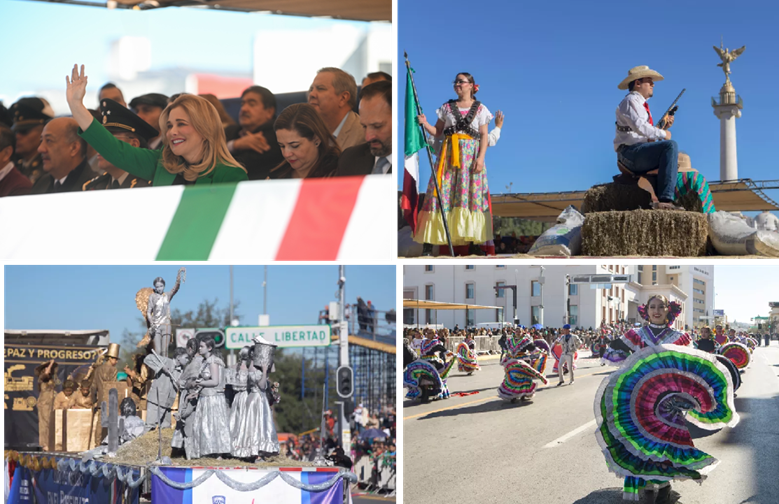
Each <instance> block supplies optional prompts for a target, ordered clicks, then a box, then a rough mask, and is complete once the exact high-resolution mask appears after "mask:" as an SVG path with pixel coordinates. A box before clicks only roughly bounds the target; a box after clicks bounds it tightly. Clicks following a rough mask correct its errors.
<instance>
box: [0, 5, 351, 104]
mask: <svg viewBox="0 0 779 504" xmlns="http://www.w3.org/2000/svg"><path fill="white" fill-rule="evenodd" d="M0 13H2V19H3V30H0V46H1V47H4V48H6V50H5V51H4V53H3V67H4V71H3V72H0V96H5V97H7V98H8V99H9V100H12V99H15V98H16V97H17V96H18V94H19V93H30V94H32V93H34V92H35V91H36V90H39V89H42V88H45V89H49V88H52V87H58V86H61V87H62V89H63V93H64V89H65V75H66V73H67V72H68V71H69V69H70V68H72V65H73V64H74V63H79V64H80V63H83V64H85V65H86V68H87V69H88V70H89V77H90V83H91V84H92V85H93V86H95V85H102V83H104V82H106V81H107V80H108V73H107V63H108V58H109V53H110V47H111V42H113V41H114V40H116V39H117V38H119V37H121V36H123V35H128V36H137V37H146V38H148V39H149V40H150V41H151V47H152V59H151V70H160V69H165V68H177V67H180V68H189V69H194V70H201V71H202V70H208V71H210V72H225V73H244V74H249V75H250V74H251V72H252V52H253V46H252V44H253V40H254V35H255V34H256V33H257V32H258V31H261V30H263V29H274V30H280V29H290V30H295V29H315V28H320V27H323V26H329V25H332V24H333V23H334V22H335V23H344V24H353V25H355V26H365V23H362V22H356V21H334V20H332V19H314V18H304V17H295V16H278V15H269V14H261V13H243V12H224V11H217V10H214V9H197V8H175V7H171V8H164V9H156V10H151V11H132V10H127V9H115V10H107V9H105V8H102V7H86V6H75V5H57V4H55V3H48V2H34V1H22V0H4V1H3V2H2V7H1V8H0ZM281 46H282V47H283V44H281ZM291 58H292V59H293V60H294V55H291ZM6 106H10V103H7V104H6Z"/></svg>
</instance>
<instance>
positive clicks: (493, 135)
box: [489, 126, 500, 147]
mask: <svg viewBox="0 0 779 504" xmlns="http://www.w3.org/2000/svg"><path fill="white" fill-rule="evenodd" d="M498 140H500V127H499V126H495V128H494V129H493V130H492V131H490V134H489V146H490V147H495V144H497V143H498Z"/></svg>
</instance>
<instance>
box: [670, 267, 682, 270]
mask: <svg viewBox="0 0 779 504" xmlns="http://www.w3.org/2000/svg"><path fill="white" fill-rule="evenodd" d="M668 269H669V270H678V269H682V267H681V266H668Z"/></svg>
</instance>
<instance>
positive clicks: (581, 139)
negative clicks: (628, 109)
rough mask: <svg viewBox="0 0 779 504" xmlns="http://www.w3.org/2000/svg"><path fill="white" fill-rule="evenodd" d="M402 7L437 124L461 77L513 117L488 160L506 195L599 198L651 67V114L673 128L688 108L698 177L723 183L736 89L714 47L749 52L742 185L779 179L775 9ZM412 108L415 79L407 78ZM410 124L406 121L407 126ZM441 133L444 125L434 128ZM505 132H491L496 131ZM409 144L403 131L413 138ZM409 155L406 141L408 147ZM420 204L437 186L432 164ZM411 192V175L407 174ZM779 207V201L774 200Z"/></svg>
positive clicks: (401, 25)
mask: <svg viewBox="0 0 779 504" xmlns="http://www.w3.org/2000/svg"><path fill="white" fill-rule="evenodd" d="M443 5H444V4H443V3H442V2H415V1H411V0H398V61H399V65H398V66H399V67H400V68H402V67H401V65H403V61H404V60H403V51H404V50H406V51H408V54H409V60H410V62H411V66H412V68H414V69H415V70H416V74H415V79H416V83H417V89H418V91H419V96H420V101H421V105H422V108H423V110H424V111H425V113H426V115H427V116H428V118H433V119H434V118H435V110H436V108H438V107H440V105H441V104H442V103H444V102H445V101H446V100H448V99H450V98H455V97H456V95H455V93H454V91H453V89H452V81H453V80H454V77H455V75H456V74H457V73H458V72H462V71H466V72H470V73H471V74H473V76H474V77H475V79H476V82H477V83H478V84H480V86H481V89H480V91H479V93H478V95H477V98H478V99H480V100H481V101H482V102H483V103H484V104H485V105H486V106H487V107H488V108H489V109H490V111H492V112H493V114H494V113H495V111H497V110H499V109H500V110H503V111H504V112H505V114H506V123H505V125H504V128H503V133H502V136H501V139H500V142H499V143H498V145H497V146H496V147H495V148H491V149H490V150H488V152H487V160H486V161H487V163H486V164H487V170H488V174H489V186H490V190H491V192H492V193H494V194H496V193H505V192H507V189H506V186H508V185H509V184H513V185H512V186H511V187H512V189H511V190H512V192H556V191H569V190H581V189H587V188H589V187H591V186H592V185H595V184H598V183H605V182H609V181H610V180H611V177H612V176H613V175H615V174H616V173H617V166H616V157H615V153H614V151H613V145H612V141H613V138H614V121H615V113H614V111H615V109H616V107H617V104H618V103H619V102H620V101H621V100H622V98H623V97H624V96H625V94H626V92H623V91H620V90H618V89H617V84H619V82H620V81H621V80H622V79H623V78H624V77H626V76H627V71H628V69H630V68H631V67H634V66H637V65H649V66H650V67H651V68H653V69H655V70H657V71H659V72H660V73H661V74H663V76H664V77H665V80H664V81H662V82H659V83H658V84H657V86H656V87H655V96H654V98H652V99H651V100H650V107H651V108H652V111H653V114H654V115H655V116H659V115H661V114H662V113H663V112H664V111H665V109H666V108H668V106H669V105H670V104H671V102H672V101H673V100H674V98H675V97H676V95H678V94H679V92H680V91H681V90H682V88H687V91H686V93H685V94H684V96H683V97H682V100H681V102H680V108H679V111H678V113H677V116H676V117H677V119H676V124H675V125H674V126H673V128H672V129H671V132H672V134H673V139H674V140H676V141H677V142H678V143H679V146H680V149H681V150H683V151H685V152H687V153H688V154H689V155H690V157H691V160H692V165H693V167H694V168H696V169H697V170H698V171H700V172H701V173H702V174H703V175H704V176H705V177H706V178H707V179H709V180H719V178H720V177H719V127H720V126H719V120H718V119H717V118H716V117H715V116H714V113H713V109H712V108H711V97H712V96H717V95H718V93H719V89H720V87H721V86H722V84H723V83H724V81H725V76H724V74H723V72H722V69H721V68H719V67H717V66H716V65H717V64H718V63H720V59H719V57H718V56H717V54H716V53H715V52H714V49H713V48H712V46H714V45H716V46H718V47H719V45H720V35H722V36H724V42H725V47H728V48H730V49H731V50H732V49H736V48H739V47H741V46H742V45H746V46H747V49H746V51H745V52H744V54H742V55H741V56H740V57H739V59H738V60H736V61H735V62H734V63H732V64H731V71H732V72H733V73H732V75H731V80H732V81H733V84H734V86H735V89H736V92H737V93H738V94H739V95H741V97H742V98H743V100H744V110H743V115H742V117H741V118H740V119H738V120H737V123H736V125H737V126H736V129H737V138H738V161H739V177H741V178H751V179H753V180H773V179H779V177H778V176H777V173H776V172H777V168H778V167H779V163H778V162H777V158H776V155H775V147H776V145H777V142H779V122H777V116H779V100H777V99H776V96H775V91H774V90H773V86H772V85H771V83H772V82H773V81H774V80H775V79H776V78H777V77H779V65H777V64H776V63H777V61H778V58H779V37H777V36H776V30H777V25H778V24H779V3H777V2H770V1H747V2H735V3H734V2H730V1H721V0H714V1H706V2H692V1H674V2H670V1H665V0H662V1H654V2H618V1H614V0H598V1H589V2H582V1H570V0H567V1H555V2H529V1H497V0H496V1H492V2H488V3H486V4H480V3H478V2H473V1H467V2H465V1H462V0H452V1H449V2H446V4H445V5H446V8H443ZM397 81H398V82H400V83H403V84H401V89H400V90H399V93H398V94H399V96H401V97H402V96H404V93H405V90H404V89H403V88H404V87H405V84H404V83H405V76H403V78H402V79H400V78H398V79H397ZM400 120H403V114H401V115H400ZM432 122H433V121H432V120H431V123H432ZM492 126H494V123H493V125H491V127H490V128H492ZM401 131H402V130H401ZM400 141H402V134H401V135H400ZM423 157H424V158H425V160H424V161H423V162H422V174H421V180H420V191H424V190H425V189H426V187H427V183H428V180H429V177H430V169H429V166H428V162H427V160H426V156H423ZM397 174H398V184H399V186H402V176H403V175H402V170H398V171H397ZM769 195H771V196H772V197H773V198H775V199H779V191H771V192H769Z"/></svg>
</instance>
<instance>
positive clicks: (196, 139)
mask: <svg viewBox="0 0 779 504" xmlns="http://www.w3.org/2000/svg"><path fill="white" fill-rule="evenodd" d="M65 80H66V82H67V85H68V87H67V100H68V106H70V111H71V113H72V114H73V118H74V119H75V120H76V122H78V125H79V127H80V128H81V129H82V130H83V131H82V132H81V133H80V134H81V136H82V137H83V138H84V140H86V141H87V142H88V143H89V145H91V146H92V147H94V149H95V150H96V151H97V152H98V153H99V154H100V155H101V156H103V158H105V160H106V161H108V162H109V163H111V164H113V165H114V166H116V167H117V168H121V169H122V170H124V171H126V172H128V173H131V174H132V175H135V176H136V177H141V178H143V179H146V180H151V181H152V185H155V186H164V185H173V184H218V183H223V182H240V181H242V180H248V179H249V177H248V176H247V175H246V169H244V167H242V166H241V165H240V164H239V163H238V161H236V160H235V159H233V156H232V155H230V151H228V150H227V142H226V141H225V134H224V129H223V128H222V121H221V120H220V119H219V114H218V113H217V111H216V109H215V108H214V106H213V105H211V104H210V103H208V101H207V100H205V99H204V98H201V97H199V96H196V95H189V94H182V95H180V96H179V97H178V98H176V99H175V100H174V101H173V102H172V103H171V104H169V105H168V106H167V108H165V110H163V112H162V114H161V115H160V131H161V132H162V135H163V137H162V143H163V146H164V147H163V149H162V150H161V151H156V150H149V149H141V148H137V147H133V146H132V145H129V144H127V143H125V142H122V141H120V140H118V139H116V138H115V137H114V136H113V135H112V134H111V133H109V132H108V130H106V129H105V128H104V127H103V126H102V125H101V124H100V123H99V122H98V121H97V120H96V119H94V118H93V117H92V114H91V113H90V112H89V110H87V108H86V107H85V106H84V103H83V100H84V94H85V93H86V87H87V77H86V76H85V75H84V65H81V72H80V73H79V70H78V66H77V65H74V66H73V72H72V73H71V78H70V79H68V77H65Z"/></svg>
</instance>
